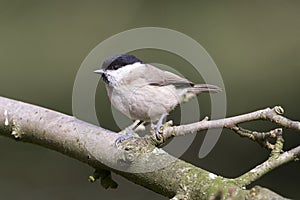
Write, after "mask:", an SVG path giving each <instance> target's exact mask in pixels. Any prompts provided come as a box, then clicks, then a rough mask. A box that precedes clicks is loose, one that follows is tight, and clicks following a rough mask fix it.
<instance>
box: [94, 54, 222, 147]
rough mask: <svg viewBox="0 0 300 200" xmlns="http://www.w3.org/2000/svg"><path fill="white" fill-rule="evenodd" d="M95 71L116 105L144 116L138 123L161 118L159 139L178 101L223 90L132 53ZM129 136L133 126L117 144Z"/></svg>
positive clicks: (132, 116)
mask: <svg viewBox="0 0 300 200" xmlns="http://www.w3.org/2000/svg"><path fill="white" fill-rule="evenodd" d="M94 72H95V73H97V74H101V79H102V80H103V81H104V83H105V86H106V90H107V94H108V96H109V99H110V101H111V103H112V105H113V106H114V107H115V108H116V109H117V110H119V111H121V112H122V113H123V114H125V115H126V116H127V117H129V118H130V119H133V120H140V122H139V123H138V124H137V125H136V127H137V126H139V125H140V124H141V123H142V122H152V123H154V122H157V124H156V126H155V127H156V128H155V132H156V137H157V138H158V139H160V133H159V128H160V126H162V123H163V119H164V118H165V117H166V115H167V114H168V113H169V112H170V111H172V110H173V109H174V108H175V107H176V106H177V105H178V104H180V103H182V102H186V101H188V100H189V99H191V98H193V97H195V96H196V95H198V94H200V93H202V92H220V91H221V89H220V88H219V87H218V86H214V85H210V84H195V83H193V82H191V81H189V80H187V79H185V78H182V77H180V76H178V75H176V74H173V73H171V72H169V71H164V70H161V69H159V68H157V67H155V66H153V65H150V64H146V63H144V62H143V61H141V60H139V59H138V58H136V57H135V56H133V55H129V54H121V55H115V56H112V57H109V58H107V59H106V60H105V61H104V62H103V65H102V68H100V69H98V70H96V71H94ZM136 127H135V128H136ZM129 137H133V130H131V131H129V132H128V133H127V134H126V135H123V136H121V137H119V138H118V139H117V140H116V142H115V144H116V145H118V144H119V143H120V142H122V141H123V140H125V139H127V138H129Z"/></svg>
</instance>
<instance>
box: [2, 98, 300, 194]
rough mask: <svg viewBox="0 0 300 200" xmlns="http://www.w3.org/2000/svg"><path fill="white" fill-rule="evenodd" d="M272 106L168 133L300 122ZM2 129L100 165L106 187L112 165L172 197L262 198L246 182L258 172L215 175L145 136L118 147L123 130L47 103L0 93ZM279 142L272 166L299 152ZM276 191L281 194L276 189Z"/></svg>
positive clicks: (296, 125)
mask: <svg viewBox="0 0 300 200" xmlns="http://www.w3.org/2000/svg"><path fill="white" fill-rule="evenodd" d="M274 112H276V110H274V109H265V110H261V111H256V112H253V113H249V114H245V115H241V116H237V117H231V118H226V119H222V120H213V121H207V120H204V121H201V122H198V123H194V124H190V125H183V126H177V127H166V129H164V130H163V131H164V134H165V135H166V136H168V134H169V135H171V136H173V135H174V133H178V135H180V134H179V133H181V134H182V135H183V134H187V133H189V132H192V131H194V130H204V129H207V128H217V127H222V126H225V127H230V126H231V125H233V124H238V123H240V122H244V121H249V120H254V119H268V120H271V121H274V122H276V123H278V124H281V125H283V126H286V127H290V128H297V129H299V127H300V126H299V122H293V121H289V120H287V119H286V118H284V117H282V116H279V115H277V114H274ZM0 134H1V135H4V136H7V137H9V138H13V139H16V140H20V141H23V142H29V143H34V144H38V145H41V146H43V147H47V148H50V149H53V150H55V151H58V152H61V153H63V154H65V155H68V156H70V157H73V158H75V159H77V160H80V161H82V162H84V163H87V164H88V165H90V166H92V167H93V168H95V169H96V172H95V173H94V175H93V176H91V177H90V180H91V181H94V180H95V179H97V178H101V183H102V185H103V186H104V187H111V188H114V187H116V183H115V182H114V181H112V180H111V176H110V172H108V171H107V170H109V171H113V172H115V173H117V174H119V175H121V176H123V177H125V178H127V179H128V180H130V181H132V182H135V183H137V184H139V185H142V186H144V187H146V188H149V189H150V190H152V191H155V192H157V193H159V194H162V195H164V196H166V197H169V198H172V197H174V199H220V198H221V199H222V198H223V199H225V198H226V199H227V198H231V197H242V198H241V199H246V197H247V196H249V195H250V196H251V195H252V196H251V198H252V199H260V198H258V197H259V195H258V194H260V193H259V192H257V193H255V195H253V193H251V190H244V186H245V185H247V184H248V183H250V182H252V181H253V180H255V179H257V177H259V176H256V177H255V176H252V175H251V174H250V175H249V174H247V173H246V174H245V175H243V176H241V177H238V178H236V179H227V178H224V177H222V176H217V175H215V174H213V173H211V172H208V171H206V170H203V169H201V168H198V167H196V166H193V165H191V164H189V163H186V162H184V161H182V160H179V159H177V158H174V157H172V156H171V155H169V154H167V153H166V152H164V151H163V150H161V149H158V148H156V147H155V146H153V143H152V142H153V141H150V140H149V139H144V138H133V139H128V140H125V141H124V142H122V143H121V148H119V149H116V148H115V147H114V141H115V140H116V138H118V137H119V134H117V133H115V132H112V131H109V130H106V129H103V128H101V127H97V126H95V125H92V124H89V123H86V122H83V121H81V120H79V119H76V118H74V117H71V116H67V115H64V114H61V113H58V112H55V111H52V110H49V109H45V108H41V107H38V106H34V105H30V104H26V103H23V102H19V101H14V100H10V99H7V98H3V97H0ZM278 138H279V137H277V141H279V139H278ZM281 142H283V140H282V141H281ZM275 146H276V148H275ZM280 148H281V146H280V144H277V143H276V144H275V145H274V148H273V150H272V152H273V151H274V152H273V154H274V155H277V158H276V159H274V160H270V159H269V160H268V161H269V162H271V164H272V166H273V168H275V167H278V166H279V165H281V164H283V163H285V162H289V161H291V160H293V159H295V158H296V157H299V152H300V147H296V148H295V149H293V150H290V151H288V152H285V153H281V152H279V153H276V152H275V150H278V149H280ZM265 165H266V164H264V163H263V164H262V165H261V167H259V166H258V167H257V168H255V170H256V173H258V172H259V174H260V176H261V175H263V174H264V173H266V170H264V166H265ZM251 171H252V170H251ZM251 171H250V172H251ZM250 172H249V173H250ZM252 172H253V171H252ZM252 174H253V173H252ZM247 180H248V181H247ZM260 191H265V190H263V189H262V190H260ZM272 195H273V197H276V198H281V199H283V198H282V197H280V196H278V195H277V194H273V193H272Z"/></svg>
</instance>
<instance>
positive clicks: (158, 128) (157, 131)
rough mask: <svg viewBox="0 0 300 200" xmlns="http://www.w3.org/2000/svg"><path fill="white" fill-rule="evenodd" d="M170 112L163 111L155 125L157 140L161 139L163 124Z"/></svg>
mask: <svg viewBox="0 0 300 200" xmlns="http://www.w3.org/2000/svg"><path fill="white" fill-rule="evenodd" d="M167 115H168V113H163V114H162V115H161V117H160V119H159V120H158V122H157V123H156V125H155V136H156V139H157V140H160V139H161V130H160V129H161V127H162V125H163V122H164V120H165V119H166V117H167Z"/></svg>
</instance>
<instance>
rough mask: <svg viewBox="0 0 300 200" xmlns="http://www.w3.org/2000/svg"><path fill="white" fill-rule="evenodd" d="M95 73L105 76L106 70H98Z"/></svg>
mask: <svg viewBox="0 0 300 200" xmlns="http://www.w3.org/2000/svg"><path fill="white" fill-rule="evenodd" d="M94 73H96V74H103V73H104V70H103V69H97V70H95V71H94Z"/></svg>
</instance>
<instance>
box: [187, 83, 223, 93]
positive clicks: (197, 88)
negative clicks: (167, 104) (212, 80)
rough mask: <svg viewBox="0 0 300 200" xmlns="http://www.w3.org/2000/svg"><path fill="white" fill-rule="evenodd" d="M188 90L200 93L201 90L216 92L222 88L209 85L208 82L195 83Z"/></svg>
mask: <svg viewBox="0 0 300 200" xmlns="http://www.w3.org/2000/svg"><path fill="white" fill-rule="evenodd" d="M189 90H190V92H195V93H201V92H212V93H217V92H221V91H222V89H221V88H220V87H218V86H215V85H210V84H195V85H193V87H192V88H191V89H189Z"/></svg>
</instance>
